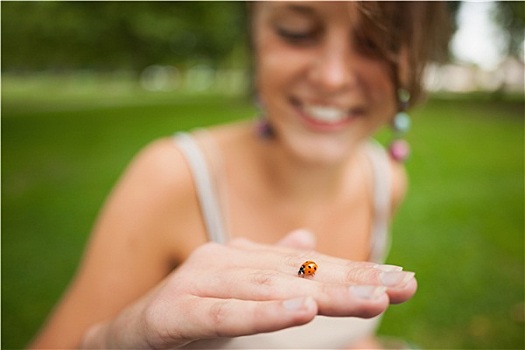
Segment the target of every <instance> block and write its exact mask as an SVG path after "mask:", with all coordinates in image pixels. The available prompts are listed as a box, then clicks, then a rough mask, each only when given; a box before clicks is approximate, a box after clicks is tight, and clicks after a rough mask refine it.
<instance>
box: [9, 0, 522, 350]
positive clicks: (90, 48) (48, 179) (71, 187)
mask: <svg viewBox="0 0 525 350" xmlns="http://www.w3.org/2000/svg"><path fill="white" fill-rule="evenodd" d="M244 6H245V5H244V4H243V3H241V2H129V3H128V2H126V3H123V2H1V14H2V23H1V29H2V31H1V36H2V43H1V45H2V61H1V68H2V348H6V349H7V348H22V347H24V345H26V344H27V342H28V341H29V340H30V339H31V337H32V336H33V335H34V333H35V332H36V331H37V329H38V327H39V326H40V325H41V324H42V322H43V321H44V320H45V317H46V315H47V314H48V313H49V311H50V310H51V309H52V307H53V305H54V303H55V302H56V301H57V300H58V298H59V297H60V295H61V293H62V291H63V290H64V289H65V288H66V286H67V283H68V281H69V279H70V278H71V276H72V275H73V273H74V271H75V269H76V266H77V263H78V262H79V259H80V257H81V254H82V251H83V247H84V244H85V242H86V240H87V237H88V235H89V232H90V229H91V226H92V224H93V221H94V220H95V218H96V216H97V212H98V210H99V208H100V207H101V205H102V204H103V202H104V200H105V197H106V195H107V194H108V193H109V191H110V190H111V188H112V186H113V184H114V183H115V182H116V181H117V179H118V177H119V175H120V174H121V173H122V171H123V170H124V168H125V166H126V164H127V163H128V162H129V161H130V160H131V158H132V157H133V156H134V154H136V153H137V152H138V151H139V149H141V148H142V147H143V146H144V145H146V144H147V143H148V142H150V141H152V140H153V139H155V138H158V137H162V136H166V135H169V134H171V133H173V132H175V131H178V130H188V129H191V128H194V127H198V126H203V125H213V124H218V123H224V122H227V121H230V120H236V119H244V118H252V117H253V116H254V115H255V113H256V109H255V107H254V106H253V105H252V104H251V101H250V97H249V96H250V80H249V75H248V73H249V69H250V61H249V55H248V53H247V47H246V46H247V45H246V35H247V31H246V23H245V21H246V20H245V13H244V12H245V11H244V9H245V7H244ZM449 7H450V9H451V12H452V14H453V19H454V25H455V35H454V38H453V40H452V42H451V45H450V58H449V61H448V62H445V64H442V65H439V66H438V65H433V66H432V67H430V69H429V70H428V72H427V75H426V85H427V87H428V89H429V90H430V94H429V98H428V101H427V103H426V104H425V105H424V106H422V107H419V108H417V109H416V110H414V111H413V113H412V114H413V117H414V120H413V124H414V126H413V128H412V131H411V133H410V135H409V136H408V139H409V141H410V143H411V145H412V148H413V155H412V157H411V159H410V161H409V162H408V164H407V167H408V171H409V174H410V179H411V186H410V191H409V194H408V196H407V199H406V202H405V204H404V205H403V207H402V208H401V210H400V212H399V215H398V217H397V218H396V221H395V222H394V227H393V234H394V244H393V247H392V253H391V256H390V258H389V262H390V263H393V264H399V265H403V266H405V267H406V268H407V269H409V270H412V271H416V272H417V276H418V281H419V285H420V286H419V291H418V293H417V295H416V297H415V298H414V299H413V300H412V301H410V302H409V303H406V304H403V305H400V306H394V307H392V308H390V309H389V311H388V312H387V313H386V315H385V317H384V322H383V325H382V326H381V329H380V333H381V334H382V335H383V336H386V337H388V336H393V337H401V338H404V339H406V340H408V341H409V342H411V343H413V344H416V345H417V346H419V347H421V348H424V349H432V348H435V349H452V348H454V349H460V348H462V349H475V348H477V349H486V348H491V349H495V348H498V349H503V348H508V349H523V348H524V347H525V344H524V337H525V334H524V312H525V304H524V300H525V297H524V276H525V271H524V155H523V151H524V124H523V122H524V112H525V104H524V63H523V61H524V23H525V8H524V2H476V3H471V2H451V3H450V4H449ZM388 135H389V134H388V131H384V132H382V133H380V135H379V136H378V137H379V138H380V139H382V140H387V139H388Z"/></svg>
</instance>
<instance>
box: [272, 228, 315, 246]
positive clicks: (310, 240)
mask: <svg viewBox="0 0 525 350" xmlns="http://www.w3.org/2000/svg"><path fill="white" fill-rule="evenodd" d="M316 244H317V241H316V238H315V235H314V234H313V233H312V232H310V231H308V230H305V229H298V230H295V231H292V232H290V233H289V234H287V235H286V236H285V237H284V238H282V239H281V240H280V241H279V242H277V245H278V246H281V247H289V248H296V249H305V250H313V249H315V246H316Z"/></svg>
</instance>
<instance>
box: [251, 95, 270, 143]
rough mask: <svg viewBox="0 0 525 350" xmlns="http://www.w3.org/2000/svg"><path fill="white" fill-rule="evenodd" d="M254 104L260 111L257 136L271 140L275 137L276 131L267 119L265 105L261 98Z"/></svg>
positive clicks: (256, 128) (256, 126) (256, 127)
mask: <svg viewBox="0 0 525 350" xmlns="http://www.w3.org/2000/svg"><path fill="white" fill-rule="evenodd" d="M254 104H255V106H256V107H257V109H258V110H259V113H258V117H257V120H256V123H255V130H256V132H257V135H258V136H259V137H260V138H262V139H271V138H273V137H274V136H275V131H274V129H273V127H272V125H271V124H270V121H269V120H268V118H267V117H266V113H265V108H264V104H263V103H262V102H261V100H260V99H259V98H255V100H254Z"/></svg>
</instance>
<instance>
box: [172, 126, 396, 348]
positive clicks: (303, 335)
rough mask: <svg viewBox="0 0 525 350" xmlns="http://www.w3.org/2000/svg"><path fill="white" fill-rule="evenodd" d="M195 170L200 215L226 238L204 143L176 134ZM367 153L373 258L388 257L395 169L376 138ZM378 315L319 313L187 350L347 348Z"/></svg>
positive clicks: (217, 238) (213, 235) (215, 235)
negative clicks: (267, 330)
mask: <svg viewBox="0 0 525 350" xmlns="http://www.w3.org/2000/svg"><path fill="white" fill-rule="evenodd" d="M174 141H175V142H176V144H177V146H178V147H179V149H180V150H181V151H182V153H183V154H184V156H185V158H186V160H187V162H188V165H189V167H190V170H191V172H192V175H193V178H194V182H195V186H196V189H197V195H198V198H199V203H200V206H201V211H202V216H203V219H204V222H205V225H206V230H207V233H208V237H209V239H210V240H211V241H214V242H218V243H225V242H226V241H227V239H228V235H227V230H226V228H225V225H224V221H223V220H224V218H223V215H222V212H221V205H220V200H219V198H218V197H219V196H218V189H217V184H216V182H215V178H214V174H213V172H212V171H211V170H210V169H212V168H213V167H212V166H210V164H209V157H208V158H207V157H206V155H205V153H204V151H203V149H202V147H201V146H200V145H199V143H198V142H197V141H196V140H195V138H194V136H192V135H191V134H188V133H177V134H176V135H175V137H174ZM366 155H367V158H368V160H369V161H370V164H371V168H372V172H373V175H374V191H373V203H374V214H373V222H372V232H371V242H370V257H371V258H370V260H371V261H373V262H377V263H382V262H384V259H385V258H386V255H387V253H388V249H389V246H390V238H389V235H388V222H389V215H390V214H389V213H390V196H391V192H392V191H391V188H390V187H391V174H390V164H389V159H388V156H387V154H386V152H385V150H384V149H383V148H382V146H380V145H379V144H378V143H377V142H372V141H371V142H369V143H368V144H367V145H366ZM379 321H380V316H378V317H374V318H371V319H361V318H356V317H325V316H316V317H315V318H314V319H313V320H312V321H311V322H309V323H308V324H306V325H302V326H298V327H293V328H288V329H283V330H280V331H276V332H271V333H261V334H256V335H250V336H243V337H237V338H218V339H206V340H199V341H196V342H193V343H191V344H188V345H187V346H186V347H185V348H187V349H345V348H348V347H350V346H351V345H352V344H353V343H355V342H356V341H358V340H360V339H363V338H365V337H368V336H371V335H373V334H374V332H375V330H376V328H377V327H378V325H379Z"/></svg>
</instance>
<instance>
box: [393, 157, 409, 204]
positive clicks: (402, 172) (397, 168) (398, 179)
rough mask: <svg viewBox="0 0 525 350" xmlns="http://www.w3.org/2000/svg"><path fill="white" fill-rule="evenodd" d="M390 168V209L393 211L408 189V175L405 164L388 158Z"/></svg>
mask: <svg viewBox="0 0 525 350" xmlns="http://www.w3.org/2000/svg"><path fill="white" fill-rule="evenodd" d="M390 168H391V169H392V171H391V173H392V204H391V208H392V211H393V212H395V211H396V209H397V208H398V207H399V206H400V204H401V202H402V201H403V199H404V198H405V195H406V192H407V190H408V176H407V172H406V169H405V166H404V165H403V164H402V163H400V162H397V161H395V160H392V159H391V160H390Z"/></svg>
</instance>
